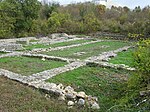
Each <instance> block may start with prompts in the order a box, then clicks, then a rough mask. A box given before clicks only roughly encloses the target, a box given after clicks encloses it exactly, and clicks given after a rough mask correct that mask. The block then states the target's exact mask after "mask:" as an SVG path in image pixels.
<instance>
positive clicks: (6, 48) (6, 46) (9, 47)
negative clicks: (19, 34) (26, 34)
mask: <svg viewBox="0 0 150 112" xmlns="http://www.w3.org/2000/svg"><path fill="white" fill-rule="evenodd" d="M15 50H23V47H22V45H21V44H0V51H15Z"/></svg>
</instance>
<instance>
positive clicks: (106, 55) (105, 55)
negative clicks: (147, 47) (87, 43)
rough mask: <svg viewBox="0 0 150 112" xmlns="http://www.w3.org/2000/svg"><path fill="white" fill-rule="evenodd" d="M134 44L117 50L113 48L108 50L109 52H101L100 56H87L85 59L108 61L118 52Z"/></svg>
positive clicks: (88, 60) (89, 60)
mask: <svg viewBox="0 0 150 112" xmlns="http://www.w3.org/2000/svg"><path fill="white" fill-rule="evenodd" d="M131 47H132V46H125V47H122V48H119V49H117V50H113V51H108V52H103V53H102V54H100V55H99V56H92V57H89V58H87V59H86V60H85V61H87V62H100V61H108V60H109V59H110V58H112V57H115V56H117V53H118V52H122V51H126V50H128V49H129V48H131Z"/></svg>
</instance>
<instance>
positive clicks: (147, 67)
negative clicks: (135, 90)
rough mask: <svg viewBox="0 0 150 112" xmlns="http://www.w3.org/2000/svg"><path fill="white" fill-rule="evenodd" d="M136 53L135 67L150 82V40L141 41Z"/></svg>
mask: <svg viewBox="0 0 150 112" xmlns="http://www.w3.org/2000/svg"><path fill="white" fill-rule="evenodd" d="M137 45H138V46H137V47H138V48H137V50H136V52H135V53H134V57H135V58H134V59H135V65H136V66H137V69H138V72H139V73H140V74H141V76H142V78H143V79H144V80H145V81H146V82H147V81H148V82H149V81H150V39H147V40H143V41H139V42H138V44H137Z"/></svg>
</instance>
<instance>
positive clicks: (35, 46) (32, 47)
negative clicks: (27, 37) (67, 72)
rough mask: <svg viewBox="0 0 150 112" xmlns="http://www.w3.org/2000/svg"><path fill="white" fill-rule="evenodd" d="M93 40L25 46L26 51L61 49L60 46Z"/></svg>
mask: <svg viewBox="0 0 150 112" xmlns="http://www.w3.org/2000/svg"><path fill="white" fill-rule="evenodd" d="M90 41H91V40H75V41H69V42H61V43H55V44H51V45H44V44H35V45H29V46H24V47H25V49H26V50H32V49H35V48H49V47H60V46H68V45H73V44H80V43H84V42H90Z"/></svg>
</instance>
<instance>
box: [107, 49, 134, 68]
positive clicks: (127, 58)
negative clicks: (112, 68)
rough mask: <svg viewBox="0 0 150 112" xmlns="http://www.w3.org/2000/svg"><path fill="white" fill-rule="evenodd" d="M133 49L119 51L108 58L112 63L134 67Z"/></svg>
mask: <svg viewBox="0 0 150 112" xmlns="http://www.w3.org/2000/svg"><path fill="white" fill-rule="evenodd" d="M133 52H134V49H129V50H127V51H124V52H120V53H118V54H117V56H116V57H114V58H112V59H111V60H109V62H110V63H113V64H125V65H128V66H131V67H134V57H133Z"/></svg>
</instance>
